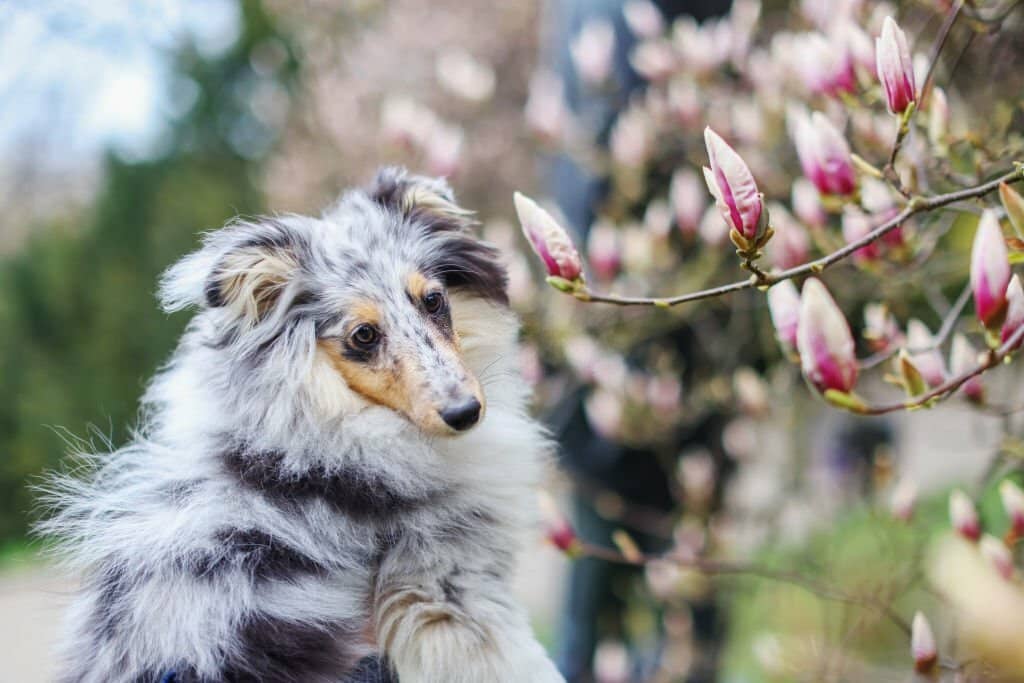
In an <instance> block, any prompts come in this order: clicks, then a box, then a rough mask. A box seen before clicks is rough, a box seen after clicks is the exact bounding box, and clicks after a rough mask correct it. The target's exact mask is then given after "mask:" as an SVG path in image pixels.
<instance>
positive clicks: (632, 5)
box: [622, 0, 665, 38]
mask: <svg viewBox="0 0 1024 683" xmlns="http://www.w3.org/2000/svg"><path fill="white" fill-rule="evenodd" d="M622 15H623V17H625V19H626V25H627V26H629V30H630V31H632V32H633V34H634V35H635V36H636V37H637V38H654V37H656V36H660V35H661V34H662V33H664V32H665V18H664V17H663V16H662V15H661V10H659V9H658V6H657V5H655V4H654V3H653V2H650V0H628V1H627V2H626V3H625V4H624V5H623V6H622Z"/></svg>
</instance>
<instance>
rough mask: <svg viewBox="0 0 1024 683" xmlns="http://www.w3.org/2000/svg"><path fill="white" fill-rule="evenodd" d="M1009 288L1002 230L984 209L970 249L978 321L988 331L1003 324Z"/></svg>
mask: <svg viewBox="0 0 1024 683" xmlns="http://www.w3.org/2000/svg"><path fill="white" fill-rule="evenodd" d="M1009 284H1010V262H1009V254H1008V253H1007V251H1006V242H1005V241H1004V240H1003V230H1002V228H1000V227H999V219H998V218H997V217H996V214H995V211H993V210H992V209H986V210H985V211H984V212H983V213H982V214H981V220H980V221H978V231H977V232H976V233H975V235H974V246H973V247H972V249H971V288H972V289H973V290H974V310H975V312H976V313H977V316H978V320H980V321H981V324H982V325H984V326H985V327H986V328H987V329H989V330H995V329H998V328H999V326H1000V325H1002V324H1003V320H1004V318H1005V317H1006V288H1007V286H1008V285H1009Z"/></svg>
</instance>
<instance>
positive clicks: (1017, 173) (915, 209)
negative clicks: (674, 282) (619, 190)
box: [570, 166, 1024, 308]
mask: <svg viewBox="0 0 1024 683" xmlns="http://www.w3.org/2000/svg"><path fill="white" fill-rule="evenodd" d="M1020 180H1024V166H1021V167H1018V168H1016V169H1014V170H1013V171H1011V172H1009V173H1006V174H1004V175H1001V176H999V177H998V178H995V179H994V180H990V181H989V182H987V183H982V184H981V185H976V186H974V187H968V188H965V189H963V190H957V191H956V192H949V193H946V194H939V195H934V196H931V197H915V198H913V199H911V200H910V202H908V203H907V206H906V207H905V208H904V209H903V210H902V211H900V212H899V213H898V214H897V215H895V216H893V217H892V218H890V219H889V220H887V221H885V222H884V223H882V224H881V225H879V226H878V227H877V228H875V229H874V230H872V231H871V232H869V233H868V234H867V235H865V236H864V237H862V238H860V239H858V240H854V241H853V242H850V243H849V244H847V245H846V246H844V247H842V248H841V249H837V250H836V251H833V252H832V253H830V254H828V255H827V256H823V257H821V258H819V259H817V260H814V261H810V262H808V263H804V264H802V265H799V266H795V267H793V268H790V269H788V270H783V271H781V272H778V273H766V274H765V276H764V278H763V279H760V278H758V277H757V276H756V275H752V276H751V277H750V278H748V279H746V280H741V281H739V282H732V283H730V284H727V285H721V286H719V287H711V288H709V289H702V290H699V291H696V292H689V293H687V294H680V295H677V296H669V297H628V296H616V295H614V294H601V293H599V292H594V291H592V290H591V289H589V288H588V287H586V286H583V287H581V288H580V289H577V290H571V291H570V293H571V294H572V295H573V296H575V297H576V298H577V299H580V300H581V301H587V302H597V303H604V304H612V305H615V306H656V307H660V308H665V307H669V306H678V305H679V304H685V303H689V302H691V301H699V300H701V299H712V298H714V297H719V296H723V295H726V294H732V293H733V292H740V291H743V290H745V289H753V288H755V287H769V286H771V285H774V284H777V283H779V282H781V281H783V280H790V279H792V278H796V277H800V276H803V275H812V274H817V273H820V272H822V271H823V270H825V269H826V268H828V267H830V266H832V265H835V264H836V263H838V262H840V261H842V260H843V259H845V258H847V257H849V256H850V255H851V254H853V253H855V252H856V251H858V250H859V249H862V248H864V247H866V246H867V245H869V244H871V243H872V242H875V241H877V240H878V239H880V238H881V237H882V236H883V235H885V234H887V233H889V232H892V231H893V230H895V229H896V228H898V227H899V226H900V225H902V224H903V223H905V222H906V221H907V219H908V218H910V217H911V216H915V215H917V214H919V213H924V212H927V211H934V210H935V209H939V208H942V207H944V206H947V205H949V204H954V203H956V202H961V201H964V200H966V199H975V198H977V197H982V196H984V195H986V194H988V193H989V192H992V191H993V190H995V189H997V188H998V187H999V185H1000V184H1001V183H1016V182H1018V181H1020Z"/></svg>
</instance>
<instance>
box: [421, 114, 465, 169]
mask: <svg viewBox="0 0 1024 683" xmlns="http://www.w3.org/2000/svg"><path fill="white" fill-rule="evenodd" d="M464 137H465V136H464V134H463V132H462V129H461V128H459V127H458V126H451V125H447V124H439V125H437V126H435V128H434V130H433V131H431V133H430V137H428V138H427V141H426V144H425V150H424V151H425V162H426V165H427V170H428V172H429V173H430V174H431V175H437V176H450V175H453V174H454V173H455V172H456V171H458V170H459V163H460V161H461V160H462V143H463V140H464Z"/></svg>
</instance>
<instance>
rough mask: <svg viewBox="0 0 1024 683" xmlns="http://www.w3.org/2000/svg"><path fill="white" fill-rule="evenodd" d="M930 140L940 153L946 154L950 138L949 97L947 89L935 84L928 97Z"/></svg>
mask: <svg viewBox="0 0 1024 683" xmlns="http://www.w3.org/2000/svg"><path fill="white" fill-rule="evenodd" d="M928 140H929V141H930V142H931V143H932V145H933V146H934V147H935V151H936V152H937V153H939V154H945V153H946V150H947V143H948V140H949V98H947V97H946V91H945V90H943V89H942V88H940V87H938V86H933V87H932V91H931V95H930V96H929V97H928Z"/></svg>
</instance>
